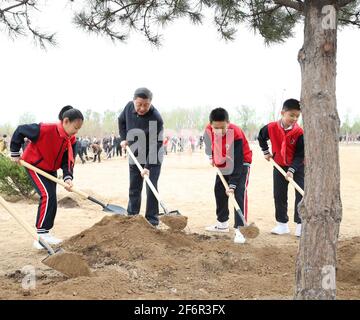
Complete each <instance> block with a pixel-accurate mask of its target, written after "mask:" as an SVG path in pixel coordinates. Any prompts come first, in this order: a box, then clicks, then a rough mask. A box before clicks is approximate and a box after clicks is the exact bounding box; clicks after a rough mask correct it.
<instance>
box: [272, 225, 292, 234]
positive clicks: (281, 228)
mask: <svg viewBox="0 0 360 320" xmlns="http://www.w3.org/2000/svg"><path fill="white" fill-rule="evenodd" d="M271 233H273V234H279V235H280V234H286V233H290V229H289V226H288V224H287V223H281V222H278V223H277V226H276V227H275V228H274V229H272V230H271Z"/></svg>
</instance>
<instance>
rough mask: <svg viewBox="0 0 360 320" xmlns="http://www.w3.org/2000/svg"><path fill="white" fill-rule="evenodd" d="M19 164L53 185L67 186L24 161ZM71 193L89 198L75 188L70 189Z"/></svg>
mask: <svg viewBox="0 0 360 320" xmlns="http://www.w3.org/2000/svg"><path fill="white" fill-rule="evenodd" d="M20 164H21V165H22V166H24V167H25V168H28V169H30V170H32V171H35V172H36V173H38V174H40V175H42V176H43V177H45V178H47V179H49V180H51V181H53V182H55V183H57V184H59V185H61V186H63V187H67V186H68V184H67V183H65V182H64V181H62V180H60V179H58V178H55V177H54V176H52V175H51V174H48V173H47V172H45V171H43V170H41V169H39V168H37V167H34V166H33V165H31V164H30V163H27V162H26V161H24V160H20ZM71 191H72V192H75V193H77V194H78V195H80V196H82V197H84V198H85V199H87V198H89V195H88V194H87V193H85V192H83V191H81V190H78V189H76V188H74V187H72V188H71Z"/></svg>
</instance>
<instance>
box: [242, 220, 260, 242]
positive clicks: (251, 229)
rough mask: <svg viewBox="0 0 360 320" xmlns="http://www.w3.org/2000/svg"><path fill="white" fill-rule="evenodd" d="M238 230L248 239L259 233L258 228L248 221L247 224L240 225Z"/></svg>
mask: <svg viewBox="0 0 360 320" xmlns="http://www.w3.org/2000/svg"><path fill="white" fill-rule="evenodd" d="M240 232H241V233H242V234H243V236H244V237H245V238H249V239H254V238H256V237H257V236H258V235H259V234H260V230H259V228H258V227H257V226H256V225H255V224H254V223H250V224H249V225H248V226H244V227H240Z"/></svg>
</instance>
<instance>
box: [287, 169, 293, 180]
mask: <svg viewBox="0 0 360 320" xmlns="http://www.w3.org/2000/svg"><path fill="white" fill-rule="evenodd" d="M290 179H294V174H293V173H292V172H291V171H288V172H286V180H288V181H289V180H290Z"/></svg>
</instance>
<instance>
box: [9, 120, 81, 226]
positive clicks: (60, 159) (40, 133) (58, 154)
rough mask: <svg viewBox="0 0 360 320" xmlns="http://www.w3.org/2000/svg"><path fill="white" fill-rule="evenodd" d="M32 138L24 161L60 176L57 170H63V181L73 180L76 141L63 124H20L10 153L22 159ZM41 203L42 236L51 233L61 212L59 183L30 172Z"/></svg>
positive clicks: (39, 214)
mask: <svg viewBox="0 0 360 320" xmlns="http://www.w3.org/2000/svg"><path fill="white" fill-rule="evenodd" d="M25 138H28V139H29V140H30V143H29V144H28V145H27V147H26V148H25V151H24V153H23V154H22V156H21V159H23V160H24V161H26V162H28V163H30V164H32V165H34V166H36V167H38V168H39V169H42V170H44V171H46V172H47V173H49V174H51V175H53V176H54V177H57V170H58V169H60V168H61V169H62V170H63V177H64V178H63V179H64V181H65V180H68V179H71V180H72V179H73V169H74V155H75V154H76V138H75V136H72V137H69V136H68V135H67V134H66V132H65V131H64V128H63V126H62V124H61V122H59V123H53V124H47V123H40V124H35V123H34V124H26V125H20V126H19V127H18V128H17V129H16V130H15V132H14V134H13V136H12V139H11V144H10V150H11V156H12V157H19V156H20V149H21V145H23V144H24V139H25ZM27 172H28V174H29V176H30V179H31V180H32V182H33V184H34V187H35V190H36V192H37V193H38V194H39V195H40V203H39V208H38V214H37V219H36V228H37V230H38V233H45V232H48V231H49V230H50V229H51V228H52V227H53V225H54V220H55V216H56V211H57V197H56V183H55V182H52V181H50V180H49V179H47V178H45V177H42V176H41V175H39V174H37V173H36V172H34V171H32V170H27Z"/></svg>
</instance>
